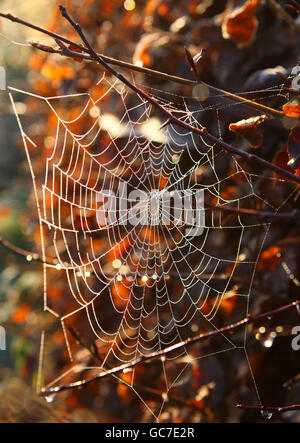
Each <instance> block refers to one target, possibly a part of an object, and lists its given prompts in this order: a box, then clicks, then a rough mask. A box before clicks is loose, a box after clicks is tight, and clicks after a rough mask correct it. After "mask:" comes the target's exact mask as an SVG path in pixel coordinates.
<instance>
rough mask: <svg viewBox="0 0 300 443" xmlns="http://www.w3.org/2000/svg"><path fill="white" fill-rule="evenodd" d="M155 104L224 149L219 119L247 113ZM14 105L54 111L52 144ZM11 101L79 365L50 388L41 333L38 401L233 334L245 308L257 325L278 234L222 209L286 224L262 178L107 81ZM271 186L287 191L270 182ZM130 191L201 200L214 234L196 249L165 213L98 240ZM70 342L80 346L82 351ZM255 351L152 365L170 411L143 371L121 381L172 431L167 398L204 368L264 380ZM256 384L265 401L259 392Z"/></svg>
mask: <svg viewBox="0 0 300 443" xmlns="http://www.w3.org/2000/svg"><path fill="white" fill-rule="evenodd" d="M147 91H148V93H149V94H151V95H152V97H154V98H155V99H156V100H157V102H158V103H160V104H162V105H163V106H164V107H165V108H166V109H168V110H169V111H170V112H172V113H174V114H175V115H176V117H178V118H179V119H181V120H182V121H184V122H187V123H189V124H190V125H192V126H194V127H198V128H202V127H203V124H204V122H203V121H202V116H204V115H206V116H207V115H209V118H211V120H210V123H212V124H213V125H214V128H215V130H216V132H217V134H218V136H219V138H220V139H222V130H223V129H224V128H223V127H222V121H221V119H220V112H222V110H224V109H227V108H228V107H232V106H240V105H237V104H233V103H228V102H225V103H224V100H223V99H222V97H221V96H218V97H216V98H215V101H214V102H213V104H209V105H205V104H204V102H203V103H201V101H199V100H197V99H193V98H192V97H190V96H189V97H182V96H178V95H176V94H173V95H172V94H170V93H166V92H164V93H163V92H162V91H159V90H156V89H151V88H148V89H147ZM272 93H273V94H274V96H276V97H277V96H280V94H281V90H280V88H274V89H273V90H272V89H269V90H266V94H267V96H268V97H270V94H271V95H272ZM14 94H24V95H25V97H26V98H27V99H29V98H30V99H31V100H36V101H37V102H38V109H39V113H40V116H42V115H43V112H45V113H47V112H48V113H49V110H50V113H51V121H52V128H48V127H47V129H46V133H47V135H46V137H41V136H40V138H38V137H37V138H35V139H33V137H31V138H30V137H29V136H28V135H27V134H26V133H25V132H24V129H23V127H22V123H21V121H20V118H19V116H18V113H17V109H16V106H15V100H14V98H13V95H14ZM10 97H11V100H12V104H13V107H14V112H15V114H16V117H17V120H18V123H19V127H20V130H21V134H22V138H23V142H24V147H25V150H26V154H27V158H28V162H29V167H30V171H31V174H32V179H33V186H34V193H35V199H36V203H37V210H38V216H39V223H40V235H41V248H42V256H43V261H44V263H43V275H44V310H45V311H47V312H48V313H49V314H50V315H51V316H52V317H53V319H54V321H55V322H56V325H58V326H59V327H60V328H61V330H62V332H63V334H64V340H65V349H66V350H67V355H68V358H69V361H70V363H69V366H68V367H67V369H66V366H64V370H63V373H62V374H60V375H59V376H58V377H56V378H54V379H52V380H50V381H46V380H45V379H44V375H43V373H44V371H45V365H46V363H45V361H46V362H47V361H48V363H49V360H47V359H46V360H45V358H46V357H45V355H44V354H45V353H46V351H45V350H46V345H45V334H44V333H43V334H42V339H41V350H40V368H39V377H38V390H40V389H41V388H49V387H55V386H59V385H60V384H61V383H68V382H70V381H74V380H76V381H79V382H81V381H83V380H86V379H88V378H89V377H92V376H93V375H96V374H97V373H99V372H101V371H106V370H109V369H111V368H114V367H118V366H120V365H122V364H126V363H131V362H133V361H135V360H136V359H137V358H139V357H141V356H147V355H149V354H150V353H152V352H156V351H161V350H163V349H165V348H167V347H169V346H172V345H174V344H176V343H178V342H181V341H182V340H184V339H186V338H188V337H190V336H193V335H195V334H197V333H199V332H208V331H213V330H219V328H220V327H221V326H222V325H224V318H226V321H225V323H226V322H231V321H236V320H239V319H241V318H238V317H236V306H238V307H239V314H240V313H241V312H243V313H244V316H246V315H247V314H248V313H249V310H250V296H251V287H252V283H253V278H254V272H255V269H256V266H257V262H258V258H259V254H260V252H261V249H262V247H263V243H264V240H265V238H266V235H267V233H268V230H269V228H270V223H266V222H264V221H262V220H260V219H258V218H257V217H254V216H247V217H246V216H243V215H242V214H240V213H238V212H237V213H228V211H226V210H225V211H222V210H220V209H217V208H215V207H216V206H218V207H222V208H223V209H224V208H225V209H226V208H235V209H237V210H239V209H240V208H242V207H252V208H258V209H261V210H268V211H272V212H275V213H276V212H277V211H278V210H279V209H280V207H281V206H282V204H283V202H281V204H280V205H278V204H277V205H276V204H275V203H274V201H273V200H272V198H269V197H268V196H267V195H266V193H265V192H261V190H260V186H259V182H260V180H261V179H260V177H259V176H258V175H256V174H253V173H252V172H249V171H248V170H247V169H246V168H245V166H243V165H242V164H241V163H240V162H239V160H238V159H237V158H234V157H233V156H231V155H229V154H228V153H225V152H224V151H223V150H222V149H220V148H219V147H218V146H216V145H214V144H209V143H207V141H205V140H204V139H203V138H202V137H200V136H197V135H195V134H194V133H192V132H188V131H187V130H186V129H183V128H181V127H179V126H178V125H174V124H170V123H169V122H166V121H164V120H162V116H161V115H158V114H157V111H156V109H154V108H153V106H152V105H151V104H149V103H148V102H146V101H145V100H144V99H143V98H142V97H139V96H137V95H136V94H132V93H131V92H130V91H128V90H127V88H126V87H124V86H123V85H122V84H121V83H120V82H119V80H113V79H112V78H111V77H107V76H106V75H102V77H101V78H100V80H99V81H98V82H97V85H95V86H94V87H93V91H92V92H91V91H88V92H85V93H81V94H71V95H64V96H60V97H47V98H46V97H41V96H38V95H36V94H32V93H28V92H25V91H20V90H17V89H14V88H10ZM108 99H109V100H108ZM74 109H75V110H76V111H74ZM71 110H73V111H71ZM120 110H121V112H120ZM264 180H265V181H267V182H270V183H272V182H273V181H274V180H275V181H276V180H277V179H276V178H274V177H273V176H266V177H264ZM120 183H122V184H126V186H127V188H128V190H131V191H134V190H143V191H145V192H147V193H149V192H151V191H157V192H162V191H163V192H169V193H170V195H172V192H174V191H183V190H189V191H190V192H191V193H193V192H195V191H197V190H199V189H201V190H203V192H204V198H205V203H204V212H205V224H204V226H203V232H202V234H201V235H199V233H196V234H195V235H187V234H186V231H185V230H184V229H182V226H178V225H177V224H176V223H174V220H171V221H170V223H169V225H163V224H162V222H161V217H162V216H163V215H164V213H163V212H164V209H161V208H160V213H159V217H158V222H157V223H156V224H154V226H148V225H147V224H138V225H135V226H132V225H130V224H120V223H115V222H113V221H112V222H109V223H107V224H104V225H101V226H100V225H99V221H98V219H97V213H98V211H99V195H105V192H107V191H109V192H115V193H116V192H117V190H118V187H119V186H120ZM237 183H238V186H237ZM117 200H118V204H122V202H123V203H124V200H125V203H127V204H128V207H129V210H128V211H130V208H132V204H131V203H130V202H128V201H126V197H124V196H122V195H121V196H118V197H117ZM285 200H286V198H285ZM100 208H101V207H100ZM143 210H144V211H145V208H142V209H141V212H143ZM172 221H173V222H172ZM56 281H63V282H64V285H63V297H61V298H59V297H57V294H56V293H55V291H53V289H52V288H53V285H55V282H56ZM228 306H229V308H228ZM230 306H232V308H230ZM226 308H227V309H226ZM224 312H225V313H227V316H226V317H224V315H225V314H224ZM56 327H57V326H56ZM71 330H73V331H74V330H75V331H76V334H77V337H81V338H82V342H81V343H79V344H78V340H74V336H73V335H72V334H70V331H71ZM83 343H84V344H87V347H88V348H91V344H93V346H96V350H97V356H98V361H96V360H95V359H94V358H93V357H92V356H89V360H88V363H87V362H86V361H85V360H82V359H81V357H80V352H79V351H78V347H81V348H82V344H83ZM95 344H96V345H95ZM246 344H247V331H246V329H245V330H244V331H243V332H242V333H241V334H237V335H236V336H234V337H232V336H228V335H226V336H225V335H223V334H221V333H220V334H219V336H218V338H217V339H216V343H215V344H214V346H213V351H212V352H208V351H207V347H206V346H204V345H202V344H200V343H199V344H197V345H195V346H194V347H182V348H180V349H178V350H177V351H173V352H172V353H170V354H168V355H166V356H164V357H162V358H161V360H160V361H153V362H152V361H151V362H150V363H148V364H147V365H146V367H147V368H146V374H148V372H149V371H150V373H151V371H152V373H153V371H154V373H155V374H156V373H158V374H159V375H157V376H156V377H157V378H156V380H159V386H160V390H161V391H162V392H163V395H162V398H161V401H160V403H159V407H157V402H156V403H155V407H154V406H153V402H151V401H148V400H147V398H146V399H145V395H144V394H145V391H147V375H145V374H141V373H140V371H139V370H138V367H136V368H133V369H128V370H125V371H124V373H123V374H119V375H113V377H115V378H116V379H117V380H118V381H119V382H121V383H122V384H124V385H125V386H127V387H130V388H131V389H132V390H133V391H134V392H135V393H136V395H138V397H139V398H140V399H141V401H142V403H143V404H144V405H145V407H146V408H147V409H148V410H149V413H150V414H152V415H153V416H154V417H155V419H156V420H160V418H161V415H162V411H163V408H164V406H165V403H166V402H168V396H169V393H170V392H171V393H173V392H174V390H175V392H176V389H177V388H178V389H182V387H183V388H184V387H185V385H186V383H188V380H189V379H190V378H191V377H190V376H191V371H193V368H195V365H196V366H197V365H198V364H200V360H201V362H202V359H203V358H204V357H207V356H211V357H214V358H215V357H216V356H217V355H218V354H219V353H224V352H233V351H238V352H242V354H243V355H244V356H245V358H246V362H247V364H248V366H249V371H250V374H252V370H251V366H250V363H249V358H248V354H247V350H246ZM79 345H81V346H79ZM99 360H100V362H99ZM253 384H254V387H255V389H256V395H257V397H258V399H259V393H258V389H257V387H256V383H255V380H254V378H253ZM141 385H143V386H144V387H143V389H141V388H140V386H141ZM151 388H155V386H148V391H149V389H151ZM146 397H147V396H146ZM49 400H50V399H49ZM259 401H260V400H259Z"/></svg>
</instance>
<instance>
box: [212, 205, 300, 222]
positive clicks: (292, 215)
mask: <svg viewBox="0 0 300 443" xmlns="http://www.w3.org/2000/svg"><path fill="white" fill-rule="evenodd" d="M205 205H206V206H208V207H210V208H212V209H213V210H214V211H221V212H230V213H233V214H237V215H248V216H249V215H251V216H254V217H257V218H260V219H262V220H292V219H297V218H299V215H300V214H299V211H298V210H297V209H295V210H294V211H292V212H268V211H257V210H255V209H248V208H234V207H233V206H219V205H213V204H212V203H209V202H205Z"/></svg>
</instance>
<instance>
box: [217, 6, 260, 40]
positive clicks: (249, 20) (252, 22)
mask: <svg viewBox="0 0 300 443" xmlns="http://www.w3.org/2000/svg"><path fill="white" fill-rule="evenodd" d="M258 5H259V0H248V1H247V2H246V3H245V4H244V5H243V6H241V7H240V8H237V9H235V10H233V11H232V12H231V13H230V14H229V15H227V16H225V20H224V22H223V24H222V35H223V37H224V38H225V39H229V38H231V39H233V40H234V41H235V42H236V44H237V45H238V46H239V47H243V46H248V45H249V44H250V43H251V42H252V41H253V39H254V37H255V34H256V29H257V26H258V21H257V18H256V16H255V14H256V11H257V8H258Z"/></svg>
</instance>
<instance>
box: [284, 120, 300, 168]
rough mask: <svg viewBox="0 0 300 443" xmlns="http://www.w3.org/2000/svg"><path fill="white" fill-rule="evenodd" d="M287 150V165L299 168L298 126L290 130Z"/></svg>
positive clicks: (299, 144) (299, 137) (299, 133)
mask: <svg viewBox="0 0 300 443" xmlns="http://www.w3.org/2000/svg"><path fill="white" fill-rule="evenodd" d="M287 151H288V155H289V157H290V160H289V162H288V166H291V168H293V169H295V170H296V169H299V167H300V126H296V127H295V128H294V129H292V130H291V131H290V134H289V138H288V143H287Z"/></svg>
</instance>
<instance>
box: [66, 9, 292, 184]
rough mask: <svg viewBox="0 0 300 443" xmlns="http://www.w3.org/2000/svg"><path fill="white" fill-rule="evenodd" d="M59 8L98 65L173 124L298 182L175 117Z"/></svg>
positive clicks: (275, 168)
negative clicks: (98, 50) (116, 66)
mask: <svg viewBox="0 0 300 443" xmlns="http://www.w3.org/2000/svg"><path fill="white" fill-rule="evenodd" d="M60 10H61V13H62V15H63V17H65V18H66V20H68V22H69V23H70V24H71V25H72V27H73V28H74V29H75V30H76V32H77V33H78V35H79V37H80V38H81V40H82V42H83V43H84V45H85V47H86V49H87V50H88V52H89V54H90V56H91V57H92V58H93V59H94V60H95V61H97V62H98V63H100V65H102V66H103V67H104V69H106V71H108V72H110V73H111V74H112V75H114V76H115V77H116V78H118V79H119V80H120V81H121V82H122V83H123V84H124V85H126V86H127V87H128V88H129V89H131V90H132V91H134V92H135V93H136V94H138V95H139V96H140V97H142V98H143V99H144V100H145V101H147V102H148V103H150V104H151V105H153V106H154V107H155V108H156V109H158V110H159V111H160V112H161V113H162V114H163V115H164V116H165V117H166V118H167V119H168V120H170V121H171V122H173V123H174V124H175V125H178V126H181V127H182V128H184V129H186V130H188V131H190V132H192V133H194V134H196V135H199V136H200V137H203V138H204V139H206V140H207V141H208V142H210V143H212V144H214V145H216V146H219V147H220V148H222V149H224V150H225V151H227V152H228V153H230V154H233V155H234V156H240V157H243V158H245V159H246V160H248V161H250V162H253V163H256V164H258V165H259V166H261V167H263V168H267V169H270V170H271V171H274V172H276V173H277V174H281V175H282V176H284V177H286V178H289V179H290V180H293V181H294V182H296V183H299V184H300V176H297V175H295V174H293V173H291V172H289V171H287V170H285V169H283V168H280V167H279V166H277V165H274V164H273V163H270V162H268V161H267V160H264V159H262V158H261V157H258V156H257V155H255V154H252V153H249V152H246V151H243V150H241V149H239V148H236V147H235V146H232V145H229V144H228V143H226V142H224V141H223V140H221V139H219V138H217V137H215V136H214V135H212V134H211V133H210V132H208V131H207V129H206V128H204V127H203V128H202V129H199V128H196V127H194V126H193V125H191V124H189V123H186V122H185V121H182V120H180V119H178V118H177V117H175V116H174V115H173V114H172V113H171V112H169V111H168V110H167V109H165V107H164V106H163V105H161V104H159V103H158V102H157V101H156V100H155V99H154V98H153V97H151V96H150V95H148V94H147V93H146V92H144V91H143V90H142V89H140V88H138V87H137V86H136V85H134V84H133V83H131V82H130V81H129V80H128V79H127V78H126V77H124V75H122V74H120V73H119V72H117V71H116V70H115V69H114V68H112V67H111V66H110V65H109V64H107V63H106V62H105V60H104V59H103V58H102V57H101V56H100V55H98V54H97V53H96V52H95V50H94V49H93V47H92V46H91V45H90V43H89V41H88V40H87V38H86V37H85V35H84V33H83V31H82V29H81V26H80V25H79V23H75V22H74V20H73V19H72V18H71V17H70V16H69V14H68V13H67V10H66V8H65V7H64V6H60ZM64 51H65V52H66V53H68V52H69V49H68V48H65V49H64ZM72 56H73V53H72Z"/></svg>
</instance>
